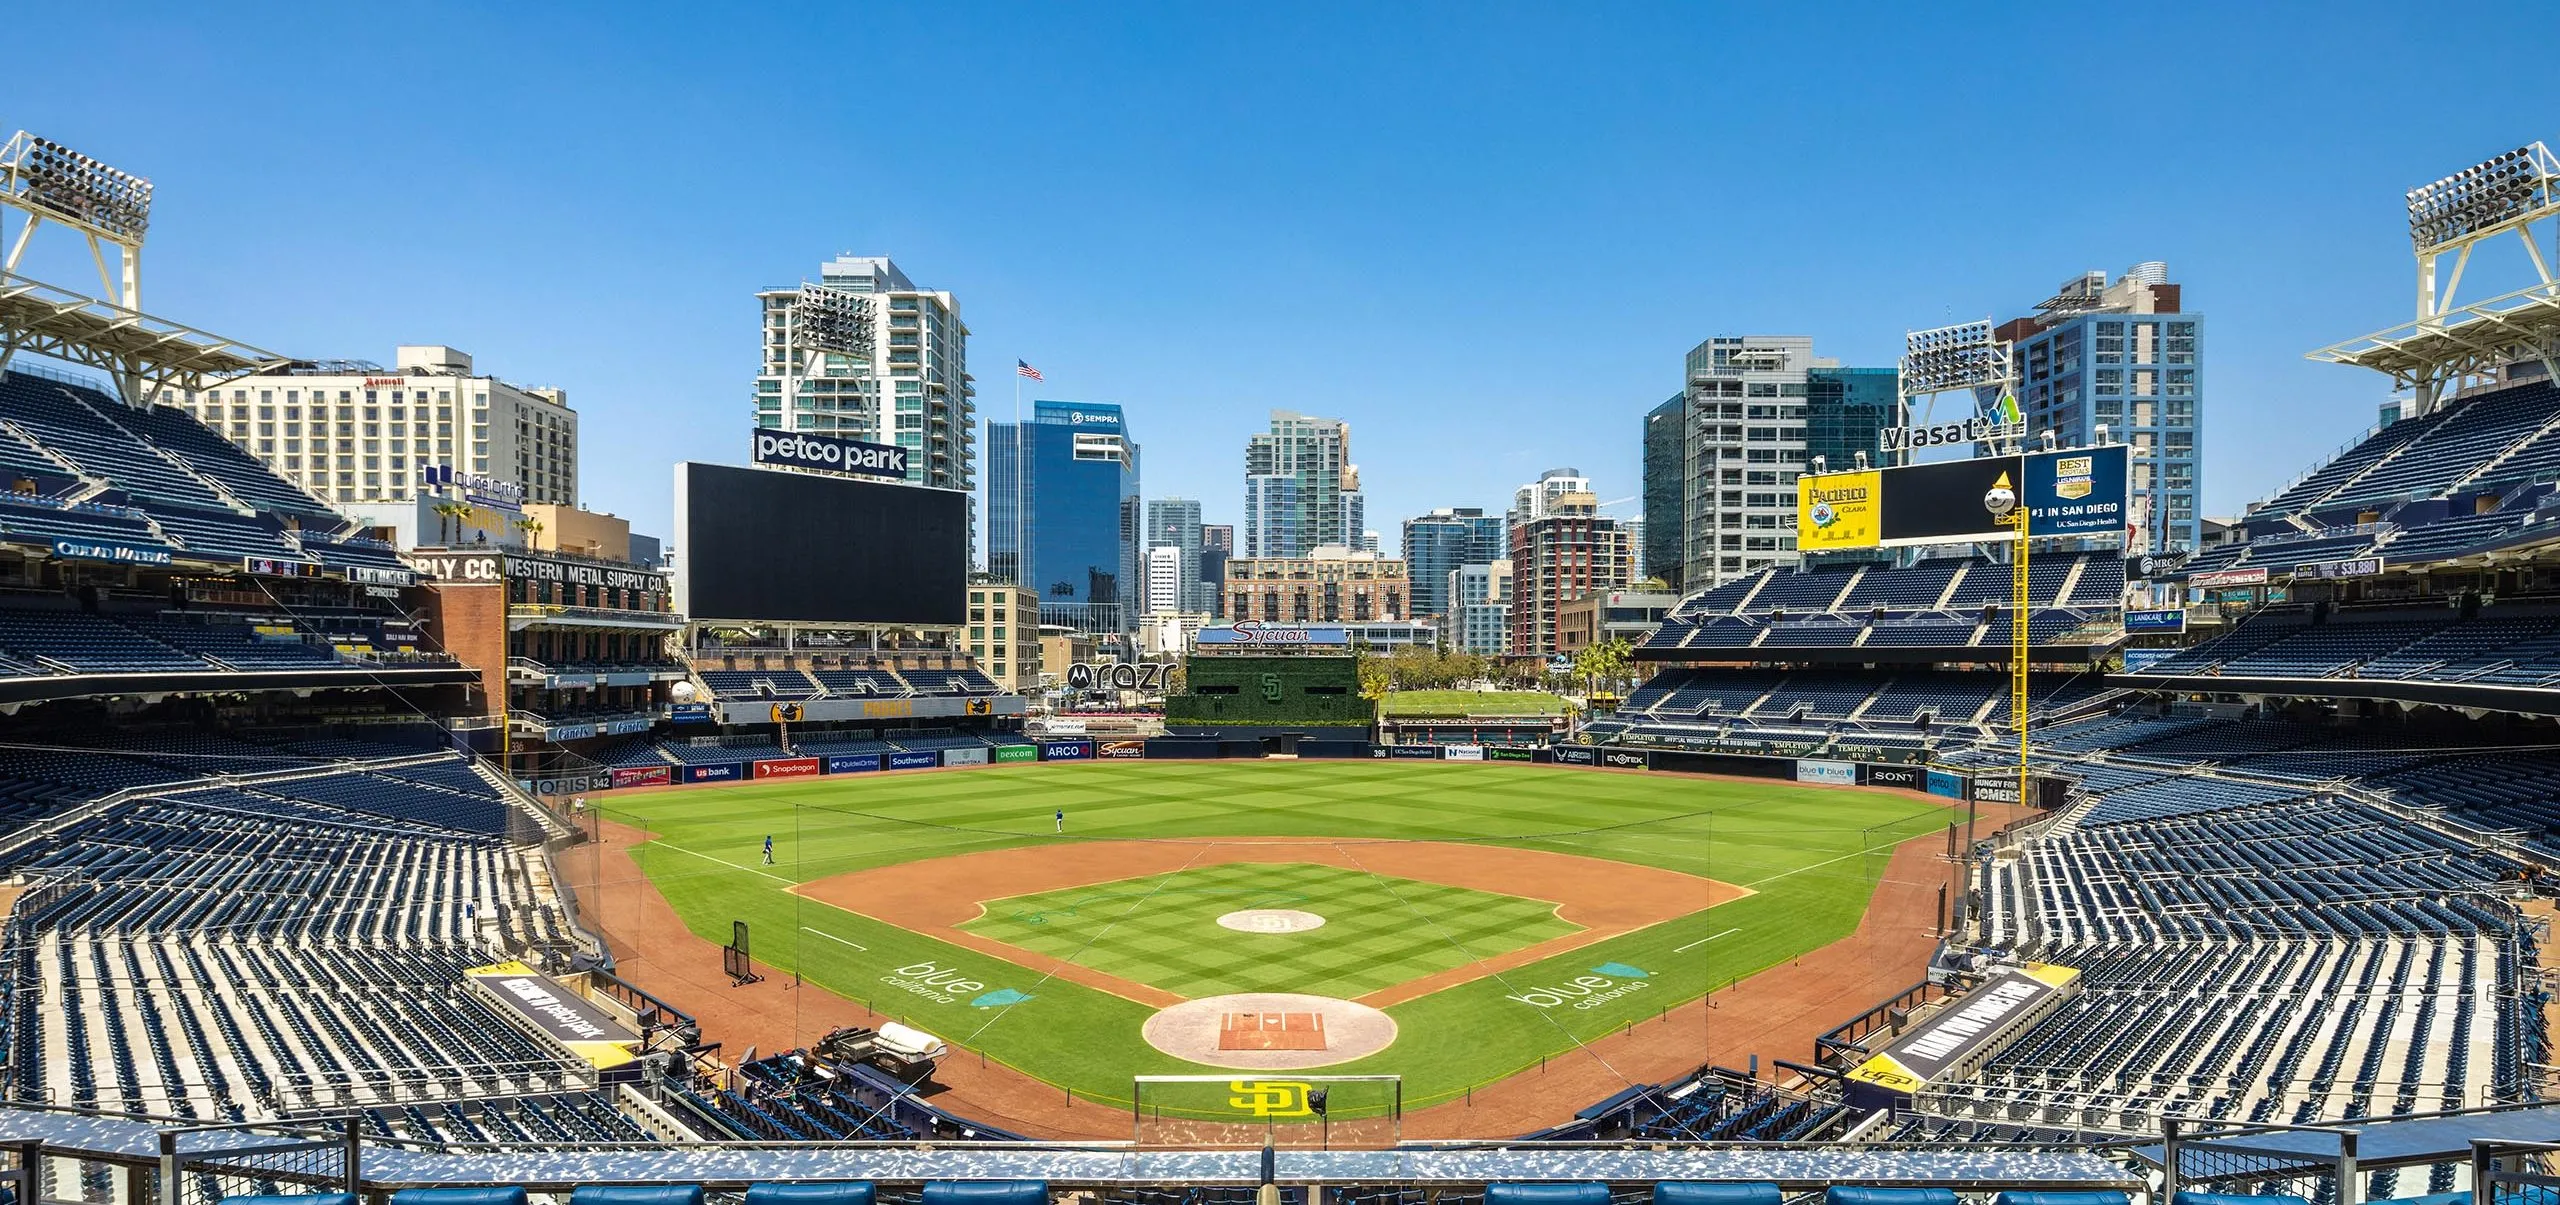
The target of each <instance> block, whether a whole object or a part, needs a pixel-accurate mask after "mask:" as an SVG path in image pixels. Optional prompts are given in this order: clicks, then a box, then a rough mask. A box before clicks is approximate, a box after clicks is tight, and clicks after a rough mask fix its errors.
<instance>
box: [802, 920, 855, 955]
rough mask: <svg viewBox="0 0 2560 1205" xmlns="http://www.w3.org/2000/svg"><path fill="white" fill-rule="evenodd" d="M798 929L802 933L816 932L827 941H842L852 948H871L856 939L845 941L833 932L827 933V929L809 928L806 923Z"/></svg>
mask: <svg viewBox="0 0 2560 1205" xmlns="http://www.w3.org/2000/svg"><path fill="white" fill-rule="evenodd" d="M800 931H801V932H803V933H815V934H817V935H818V936H820V937H823V938H826V939H827V940H828V941H840V942H844V944H846V945H849V946H852V947H853V948H854V949H857V950H863V951H868V950H870V949H871V947H869V946H866V945H864V944H862V943H861V942H858V941H845V940H844V939H843V938H841V937H838V936H836V935H835V934H833V933H829V932H827V931H826V930H824V929H812V928H810V927H809V926H807V925H802V926H800Z"/></svg>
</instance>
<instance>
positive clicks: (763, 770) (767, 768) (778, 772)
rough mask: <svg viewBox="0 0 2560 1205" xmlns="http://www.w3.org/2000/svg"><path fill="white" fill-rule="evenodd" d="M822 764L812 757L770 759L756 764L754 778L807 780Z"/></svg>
mask: <svg viewBox="0 0 2560 1205" xmlns="http://www.w3.org/2000/svg"><path fill="white" fill-rule="evenodd" d="M822 764H823V763H821V762H820V761H819V760H818V759H817V758H814V757H770V758H766V759H765V760H763V761H760V762H757V763H756V765H755V776H756V777H758V778H809V777H812V776H814V775H816V774H817V773H818V769H819V767H820V765H822Z"/></svg>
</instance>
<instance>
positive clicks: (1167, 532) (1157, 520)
mask: <svg viewBox="0 0 2560 1205" xmlns="http://www.w3.org/2000/svg"><path fill="white" fill-rule="evenodd" d="M1201 528H1202V524H1201V522H1200V503H1199V501H1198V500H1197V499H1193V498H1158V499H1156V500H1155V501H1152V502H1149V503H1147V549H1148V551H1149V554H1150V555H1152V554H1153V552H1154V550H1155V549H1158V548H1172V549H1174V550H1175V551H1176V552H1177V554H1178V563H1177V564H1176V566H1175V570H1174V571H1175V580H1176V585H1175V587H1174V590H1175V594H1176V600H1177V601H1176V603H1175V606H1176V607H1178V608H1179V609H1181V610H1185V611H1206V610H1209V609H1210V607H1211V605H1212V603H1211V600H1212V599H1213V598H1214V597H1215V596H1216V594H1217V593H1218V586H1217V579H1214V578H1209V577H1205V576H1203V575H1202V573H1201V569H1200V554H1201V552H1202V538H1201ZM1147 586H1148V589H1149V590H1150V591H1153V590H1154V588H1155V580H1154V578H1152V577H1150V578H1149V579H1148V582H1147ZM1149 609H1150V610H1154V609H1157V608H1155V606H1154V603H1153V599H1152V596H1151V597H1150V600H1149Z"/></svg>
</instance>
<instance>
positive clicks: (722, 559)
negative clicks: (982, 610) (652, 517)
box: [675, 463, 969, 627]
mask: <svg viewBox="0 0 2560 1205" xmlns="http://www.w3.org/2000/svg"><path fill="white" fill-rule="evenodd" d="M675 484H676V497H675V527H676V539H675V544H676V547H678V548H681V549H683V550H684V555H683V556H682V557H680V558H678V560H677V562H676V608H675V609H676V610H677V611H678V612H680V613H682V614H684V615H687V616H690V617H692V618H694V619H698V620H737V621H768V622H797V623H848V624H865V623H877V624H921V625H931V626H940V627H956V626H959V625H960V624H962V623H964V622H966V620H967V617H968V609H969V608H968V587H967V584H966V579H967V574H968V562H969V496H968V495H967V494H965V493H963V492H961V491H958V490H942V489H928V488H925V487H923V486H913V485H890V484H884V483H879V482H871V481H856V480H853V479H852V478H848V477H821V476H814V475H811V474H806V473H769V472H764V471H761V470H758V469H741V468H732V467H730V466H727V465H716V464H693V463H685V464H679V465H677V466H676V468H675Z"/></svg>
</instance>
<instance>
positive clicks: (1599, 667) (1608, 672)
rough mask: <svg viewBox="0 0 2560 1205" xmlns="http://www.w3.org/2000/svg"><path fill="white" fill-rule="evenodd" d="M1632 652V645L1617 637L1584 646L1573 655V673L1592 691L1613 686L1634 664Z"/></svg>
mask: <svg viewBox="0 0 2560 1205" xmlns="http://www.w3.org/2000/svg"><path fill="white" fill-rule="evenodd" d="M1634 651H1635V650H1634V647H1633V646H1632V645H1629V644H1628V643H1627V642H1626V640H1625V639H1624V638H1619V637H1613V638H1611V639H1608V640H1602V641H1599V642H1597V643H1594V644H1588V645H1584V646H1583V648H1582V651H1581V652H1578V653H1575V654H1574V655H1573V672H1574V673H1576V674H1578V675H1580V676H1581V678H1582V680H1583V682H1584V683H1585V684H1586V686H1587V688H1588V689H1590V690H1592V691H1597V690H1599V689H1600V688H1601V687H1602V686H1604V685H1605V686H1615V685H1616V684H1617V683H1619V682H1620V681H1623V680H1624V679H1625V678H1626V676H1627V669H1628V667H1629V666H1631V665H1633V664H1634V662H1635V658H1634V656H1633V653H1634Z"/></svg>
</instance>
